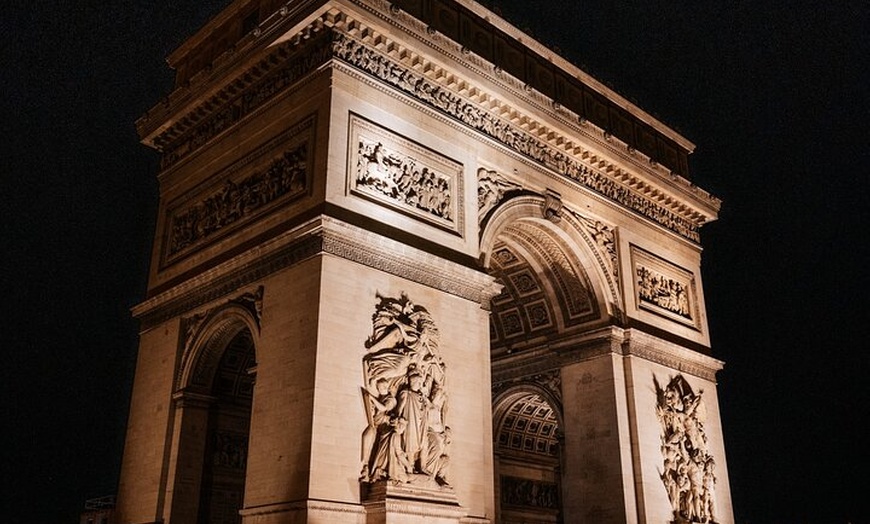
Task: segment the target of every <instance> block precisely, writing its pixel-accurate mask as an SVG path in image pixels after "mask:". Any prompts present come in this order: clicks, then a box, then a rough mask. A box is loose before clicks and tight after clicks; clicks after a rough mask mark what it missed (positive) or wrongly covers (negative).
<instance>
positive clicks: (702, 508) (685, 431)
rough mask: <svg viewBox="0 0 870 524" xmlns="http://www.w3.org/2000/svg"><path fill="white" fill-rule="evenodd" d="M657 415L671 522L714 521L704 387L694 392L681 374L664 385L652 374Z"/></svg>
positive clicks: (703, 523)
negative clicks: (703, 396) (705, 424)
mask: <svg viewBox="0 0 870 524" xmlns="http://www.w3.org/2000/svg"><path fill="white" fill-rule="evenodd" d="M653 383H654V385H655V390H656V398H657V401H656V416H657V417H658V419H659V422H660V423H661V451H662V470H661V479H662V483H663V484H664V487H665V490H666V491H667V494H668V499H669V500H670V502H671V508H672V510H673V515H674V520H673V521H672V522H673V523H674V524H689V523H691V524H696V523H697V524H712V523H715V522H716V507H715V488H716V471H715V470H716V461H715V460H714V459H713V456H712V455H711V454H710V452H709V451H708V449H707V435H706V433H705V430H704V423H705V422H706V416H707V411H706V406H705V404H704V400H703V398H702V395H703V393H704V392H703V390H699V391H698V393H697V394H696V393H695V392H694V391H693V390H692V386H691V385H690V384H689V382H688V381H687V380H686V379H685V378H684V377H683V376H682V375H677V376H675V377H673V378H672V379H671V380H670V382H668V384H667V385H666V386H665V387H664V388H663V387H662V386H661V384H660V383H659V382H658V380H657V379H656V378H655V377H653Z"/></svg>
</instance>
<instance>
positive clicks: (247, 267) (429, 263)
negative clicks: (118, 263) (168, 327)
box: [133, 215, 501, 329]
mask: <svg viewBox="0 0 870 524" xmlns="http://www.w3.org/2000/svg"><path fill="white" fill-rule="evenodd" d="M322 253H328V254H331V255H335V256H338V257H341V258H345V259H347V260H351V261H353V262H357V263H359V264H363V265H365V266H368V267H372V268H374V269H378V270H381V271H384V272H387V273H390V274H393V275H396V276H399V277H401V278H406V279H408V280H411V281H413V282H417V283H419V284H422V285H424V286H428V287H432V288H435V289H438V290H441V291H444V292H446V293H449V294H451V295H455V296H458V297H461V298H464V299H466V300H471V301H474V302H476V303H478V304H481V307H483V308H489V302H490V299H491V298H492V297H493V296H495V295H497V294H498V293H499V291H500V290H501V285H499V284H497V283H496V282H495V279H494V278H492V277H491V276H489V275H487V274H486V273H483V272H481V271H479V270H477V269H473V268H470V267H465V266H462V265H460V264H457V263H455V262H450V261H447V260H445V259H443V258H441V257H438V256H435V255H432V254H429V253H427V252H425V251H423V250H420V249H416V248H413V247H410V246H407V245H405V244H402V243H401V242H398V241H395V240H392V239H389V238H386V237H383V236H381V235H378V234H376V233H373V232H371V231H367V230H365V229H362V228H359V227H356V226H352V225H350V224H347V223H345V222H342V221H341V220H338V219H334V218H331V217H329V216H326V215H321V216H319V217H317V218H315V219H313V220H312V221H310V222H307V223H306V224H303V225H301V226H300V227H298V228H296V229H294V230H293V231H288V232H287V233H284V234H282V235H279V236H278V237H275V238H273V239H272V240H269V241H267V242H265V243H264V244H262V245H260V246H259V247H258V248H256V249H252V250H249V251H246V252H244V253H242V254H240V255H238V256H236V257H234V258H232V259H231V260H229V261H227V262H224V263H223V264H221V265H220V266H218V267H215V268H213V269H209V270H207V271H204V272H202V273H200V274H198V275H197V276H195V277H193V278H191V279H189V280H187V281H185V282H184V283H181V284H179V285H177V286H174V287H173V288H171V289H169V290H167V291H165V292H163V293H160V294H159V295H156V296H154V297H151V298H149V299H148V300H146V301H145V302H143V303H141V304H139V305H138V306H136V307H134V308H133V314H134V316H136V317H138V318H139V319H140V320H141V322H142V325H143V328H145V329H147V328H148V327H151V326H154V325H156V324H158V323H160V322H163V321H166V320H169V319H171V318H174V317H177V316H180V315H184V314H186V313H187V312H189V311H191V310H193V309H195V308H197V307H199V306H201V305H203V304H207V303H209V302H212V301H214V300H218V299H220V298H221V297H224V296H226V295H229V294H232V293H234V292H235V291H236V290H237V289H239V288H243V287H245V286H247V285H251V284H254V283H256V282H259V281H261V280H262V279H264V278H266V277H267V276H269V275H271V274H273V273H275V272H277V271H280V270H282V269H284V268H287V267H290V266H293V265H295V264H298V263H300V262H302V261H304V260H307V259H309V258H311V257H314V256H316V255H318V254H322Z"/></svg>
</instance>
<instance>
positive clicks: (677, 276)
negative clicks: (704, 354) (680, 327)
mask: <svg viewBox="0 0 870 524" xmlns="http://www.w3.org/2000/svg"><path fill="white" fill-rule="evenodd" d="M631 266H632V271H633V272H634V291H635V300H636V302H637V307H638V309H642V310H646V311H650V312H652V313H655V314H657V315H659V316H662V317H665V318H667V319H669V320H673V321H675V322H679V323H681V324H686V325H688V326H690V327H692V328H694V329H696V330H698V331H700V330H701V319H700V313H699V309H698V295H697V291H696V289H697V286H696V284H695V275H694V274H693V273H692V272H691V271H689V270H687V269H683V268H681V267H680V266H677V265H676V264H672V263H671V262H668V261H667V260H664V259H663V258H660V257H658V256H656V255H653V254H652V253H649V252H647V251H644V250H643V249H641V248H639V247H637V246H634V245H632V246H631Z"/></svg>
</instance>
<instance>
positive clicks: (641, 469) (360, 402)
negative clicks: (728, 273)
mask: <svg viewBox="0 0 870 524" xmlns="http://www.w3.org/2000/svg"><path fill="white" fill-rule="evenodd" d="M169 61H170V65H172V66H173V67H174V68H175V69H176V71H177V80H178V81H177V85H176V88H175V89H174V91H173V92H172V93H170V94H169V95H168V96H167V97H166V99H165V100H164V101H163V102H161V103H160V104H158V105H157V106H155V107H154V108H153V109H152V110H150V111H149V112H148V113H147V114H146V115H145V116H143V117H142V119H140V120H139V122H138V123H137V125H138V129H139V132H140V135H141V137H142V140H143V143H145V144H146V145H149V146H151V147H154V148H156V149H158V150H159V151H160V152H161V154H162V159H163V161H162V165H161V171H160V173H159V175H158V179H159V182H160V207H159V217H158V224H157V231H156V234H155V243H154V251H153V256H152V261H151V271H150V275H149V292H148V296H147V298H146V299H145V300H144V301H143V302H142V303H141V304H140V305H138V306H137V307H136V308H134V311H133V313H134V315H135V316H136V317H137V318H139V320H140V321H141V325H142V330H141V334H140V348H139V357H138V363H137V372H136V379H135V384H134V390H133V398H132V402H131V411H130V418H129V423H128V430H127V440H126V448H125V453H124V459H123V465H122V474H121V484H120V487H119V494H118V519H119V520H118V521H119V522H124V523H131V524H133V523H135V524H144V523H156V522H164V523H195V522H209V523H224V522H227V523H229V522H245V523H257V524H272V523H276V524H277V523H295V522H358V523H381V522H383V523H387V522H389V523H406V522H443V523H458V522H463V523H484V522H501V523H513V522H565V523H568V522H572V523H573V522H595V523H611V522H612V523H629V522H632V523H639V522H662V523H664V522H677V523H683V522H705V523H707V522H717V523H723V524H725V523H730V522H733V516H732V514H731V501H730V489H729V484H728V475H727V465H726V461H725V449H724V445H723V438H722V428H721V426H720V424H719V410H718V404H717V399H716V372H717V371H719V370H720V369H721V368H722V365H723V364H722V362H720V361H718V360H716V359H715V358H713V357H712V356H711V353H710V347H709V346H710V338H709V333H708V329H707V321H706V314H705V307H704V294H703V285H702V280H701V271H700V265H701V247H700V244H699V241H700V237H699V229H700V227H701V226H702V225H703V224H704V223H705V222H707V221H710V220H714V219H715V218H716V214H717V212H718V209H719V205H720V203H719V201H718V200H717V199H716V198H715V197H712V196H710V195H709V194H707V193H706V192H704V191H703V190H701V189H699V188H697V187H696V186H694V185H693V184H691V182H689V181H688V179H687V178H686V177H687V176H688V173H687V168H686V164H685V157H686V155H688V154H689V153H690V152H691V150H692V148H693V147H694V146H692V144H691V143H690V142H688V141H687V140H686V139H684V138H683V137H680V136H679V135H678V134H676V133H675V132H673V131H671V130H669V129H668V128H667V127H665V126H664V125H662V124H661V123H659V122H658V121H656V120H655V119H653V118H652V117H650V116H649V115H647V114H646V113H644V112H643V111H642V110H640V109H639V108H637V107H635V106H634V105H632V104H631V103H629V102H627V101H625V100H624V99H622V98H621V97H619V95H617V94H616V93H614V92H612V91H611V90H609V89H607V88H606V87H604V86H602V85H601V84H599V83H598V82H597V81H595V80H594V79H593V78H591V77H589V76H588V75H586V74H585V73H583V72H582V71H580V70H578V69H576V68H575V67H573V66H572V65H570V64H569V63H568V62H566V61H565V60H564V59H562V58H560V57H558V56H557V55H555V54H554V53H553V52H552V51H550V50H548V49H546V48H544V47H543V46H541V45H540V44H538V43H537V42H535V41H534V40H533V39H531V38H529V37H528V36H527V35H524V34H522V33H521V32H520V31H518V30H517V29H515V28H513V27H511V26H510V25H509V24H507V23H506V22H504V21H503V20H501V19H500V18H499V17H498V16H497V15H495V14H493V13H491V12H489V11H487V10H486V9H484V8H483V7H481V6H480V5H478V4H476V3H474V2H472V1H470V0H443V1H436V0H431V1H430V0H427V1H422V0H420V1H399V2H396V3H393V4H391V3H389V2H386V1H381V0H316V1H315V0H308V1H293V2H289V3H287V4H283V3H281V2H276V1H275V0H236V1H235V2H233V3H232V4H231V5H230V6H229V7H227V9H226V10H225V11H224V12H223V13H221V14H220V15H218V16H217V17H216V18H215V19H213V20H212V21H211V22H209V24H207V25H206V26H205V27H204V28H203V29H201V30H200V32H198V33H197V34H196V35H194V36H193V37H191V39H190V40H189V41H188V42H187V43H185V44H184V45H182V47H181V48H179V49H178V50H177V51H176V52H175V53H173V54H172V55H171V56H170V59H169ZM705 468H706V469H705Z"/></svg>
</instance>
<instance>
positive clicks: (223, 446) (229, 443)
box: [212, 431, 248, 471]
mask: <svg viewBox="0 0 870 524" xmlns="http://www.w3.org/2000/svg"><path fill="white" fill-rule="evenodd" d="M247 463H248V435H247V434H244V433H229V432H222V431H219V432H215V435H214V452H213V453H212V464H213V465H214V466H215V467H216V468H218V469H223V470H236V471H238V470H242V471H244V469H245V465H246V464H247Z"/></svg>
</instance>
